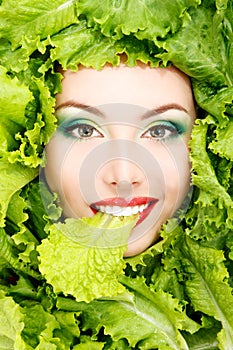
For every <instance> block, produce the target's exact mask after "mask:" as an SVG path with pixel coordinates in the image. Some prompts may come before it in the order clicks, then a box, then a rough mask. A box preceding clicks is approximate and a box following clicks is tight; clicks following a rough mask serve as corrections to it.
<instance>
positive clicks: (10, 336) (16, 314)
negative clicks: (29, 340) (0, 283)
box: [0, 291, 26, 350]
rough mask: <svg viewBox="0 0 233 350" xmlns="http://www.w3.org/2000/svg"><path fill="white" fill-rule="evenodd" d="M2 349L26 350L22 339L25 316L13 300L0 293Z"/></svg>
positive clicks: (0, 346) (0, 337) (0, 343)
mask: <svg viewBox="0 0 233 350" xmlns="http://www.w3.org/2000/svg"><path fill="white" fill-rule="evenodd" d="M0 325H1V327H0V349H1V350H9V349H22V350H23V349H26V348H25V343H24V341H23V339H22V338H21V332H22V330H23V328H24V322H23V314H22V313H21V310H20V306H19V305H18V304H16V303H15V302H14V300H13V298H11V297H9V296H6V295H5V293H4V292H3V291H0Z"/></svg>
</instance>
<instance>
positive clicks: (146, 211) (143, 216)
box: [90, 199, 158, 226]
mask: <svg viewBox="0 0 233 350" xmlns="http://www.w3.org/2000/svg"><path fill="white" fill-rule="evenodd" d="M157 203H158V200H156V199H155V200H153V201H152V202H150V203H149V205H148V207H147V208H146V209H144V210H143V211H142V212H141V213H139V218H138V221H137V223H136V225H135V226H137V225H139V224H140V223H141V222H142V221H143V220H145V219H146V218H147V216H148V215H149V214H150V212H151V211H152V209H153V208H154V206H155V205H156V204H157ZM90 208H91V210H92V211H93V213H94V214H96V213H97V212H98V210H96V209H94V208H92V207H90Z"/></svg>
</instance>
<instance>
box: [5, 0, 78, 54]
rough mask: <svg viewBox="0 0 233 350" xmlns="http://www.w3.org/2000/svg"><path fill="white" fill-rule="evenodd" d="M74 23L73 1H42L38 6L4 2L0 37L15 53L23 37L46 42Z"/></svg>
mask: <svg viewBox="0 0 233 350" xmlns="http://www.w3.org/2000/svg"><path fill="white" fill-rule="evenodd" d="M16 18H17V22H16V21H15V19H16ZM76 22H77V17H76V13H75V2H74V1H72V0H70V1H65V0H56V1H48V0H43V1H40V2H37V3H35V2H33V3H32V2H31V1H30V0H23V1H22V0H21V1H19V2H17V3H15V2H14V1H13V0H10V1H8V0H3V1H2V4H1V8H0V37H3V38H7V39H8V40H9V41H10V42H11V43H12V46H13V48H14V49H15V48H17V47H18V46H19V45H20V44H21V43H22V38H23V37H28V38H30V39H32V38H35V37H37V36H39V37H41V38H46V37H47V36H48V35H51V34H54V33H56V32H58V31H60V30H61V29H62V28H65V27H68V26H69V25H70V24H72V23H76Z"/></svg>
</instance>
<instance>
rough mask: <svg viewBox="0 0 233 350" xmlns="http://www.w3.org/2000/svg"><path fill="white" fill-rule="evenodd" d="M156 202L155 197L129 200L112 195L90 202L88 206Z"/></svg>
mask: <svg viewBox="0 0 233 350" xmlns="http://www.w3.org/2000/svg"><path fill="white" fill-rule="evenodd" d="M156 202H158V199H157V198H153V197H134V198H131V199H130V200H127V199H126V198H121V197H114V198H108V199H104V200H101V201H98V202H94V203H92V204H91V205H90V206H91V207H93V208H95V207H96V206H98V207H99V206H118V207H122V208H123V207H134V206H136V205H143V204H152V203H156Z"/></svg>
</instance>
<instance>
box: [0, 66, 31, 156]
mask: <svg viewBox="0 0 233 350" xmlns="http://www.w3.org/2000/svg"><path fill="white" fill-rule="evenodd" d="M0 82H1V94H0V105H1V109H0V156H3V155H4V154H5V153H6V152H7V151H11V150H13V149H14V148H15V147H17V144H18V142H17V140H16V138H15V135H16V134H17V133H18V132H20V131H21V130H22V128H23V127H24V126H25V109H26V106H27V104H28V103H29V101H31V99H32V94H31V92H30V91H29V89H28V87H27V86H26V85H24V84H22V83H20V81H19V80H18V79H17V78H16V77H14V78H13V79H11V77H10V76H9V75H8V74H7V70H6V69H5V68H3V67H1V66H0Z"/></svg>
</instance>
